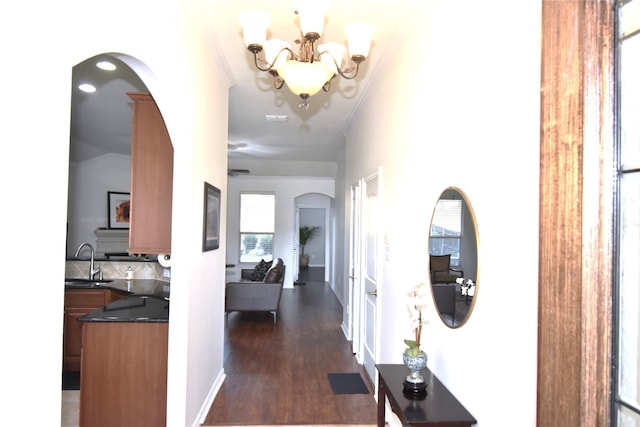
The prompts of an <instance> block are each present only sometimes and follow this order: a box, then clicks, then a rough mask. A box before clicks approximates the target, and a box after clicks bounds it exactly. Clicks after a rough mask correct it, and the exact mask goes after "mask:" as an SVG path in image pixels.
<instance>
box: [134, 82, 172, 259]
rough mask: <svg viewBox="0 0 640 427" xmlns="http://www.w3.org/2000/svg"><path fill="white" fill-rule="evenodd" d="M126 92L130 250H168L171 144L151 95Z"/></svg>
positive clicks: (150, 251) (136, 251)
mask: <svg viewBox="0 0 640 427" xmlns="http://www.w3.org/2000/svg"><path fill="white" fill-rule="evenodd" d="M128 95H129V97H130V98H131V99H132V100H133V101H134V106H133V128H132V142H131V211H130V217H129V221H130V222H129V253H132V254H139V253H143V254H160V253H170V252H171V200H172V187H173V145H172V144H171V139H170V138H169V133H168V132H167V128H166V126H165V124H164V120H163V118H162V115H161V114H160V110H159V109H158V107H157V105H156V103H155V101H154V100H153V97H152V96H151V95H150V94H148V93H128Z"/></svg>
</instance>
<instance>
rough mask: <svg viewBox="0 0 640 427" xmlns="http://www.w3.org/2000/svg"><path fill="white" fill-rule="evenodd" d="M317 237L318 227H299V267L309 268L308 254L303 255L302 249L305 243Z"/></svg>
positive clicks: (318, 233)
mask: <svg viewBox="0 0 640 427" xmlns="http://www.w3.org/2000/svg"><path fill="white" fill-rule="evenodd" d="M319 235H320V226H319V225H303V226H302V227H300V267H303V268H309V254H305V253H304V248H305V246H306V245H307V243H309V242H310V241H312V240H313V239H315V238H316V237H318V236H319Z"/></svg>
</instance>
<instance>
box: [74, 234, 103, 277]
mask: <svg viewBox="0 0 640 427" xmlns="http://www.w3.org/2000/svg"><path fill="white" fill-rule="evenodd" d="M85 246H89V249H91V261H89V280H93V277H94V276H95V275H96V273H100V266H98V268H95V266H94V265H93V246H91V245H90V244H89V243H81V244H80V246H78V249H76V254H75V255H74V257H76V258H77V257H78V254H79V253H80V250H82V248H83V247H85Z"/></svg>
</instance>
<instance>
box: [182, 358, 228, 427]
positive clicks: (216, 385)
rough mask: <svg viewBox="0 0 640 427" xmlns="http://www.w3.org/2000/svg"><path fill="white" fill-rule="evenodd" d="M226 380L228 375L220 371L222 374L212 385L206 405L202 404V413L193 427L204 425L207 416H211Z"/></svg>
mask: <svg viewBox="0 0 640 427" xmlns="http://www.w3.org/2000/svg"><path fill="white" fill-rule="evenodd" d="M226 378H227V374H225V373H224V370H222V371H220V373H219V374H218V378H216V380H215V381H214V382H213V384H212V385H211V389H209V393H207V398H206V399H205V401H204V403H203V404H202V407H201V408H200V412H199V413H198V416H197V417H196V420H197V421H196V422H195V423H194V424H193V425H192V426H191V427H199V426H201V425H202V424H204V420H205V419H206V418H207V415H209V411H210V410H211V406H213V401H214V400H215V398H216V395H217V394H218V392H219V391H220V388H221V387H222V383H224V380H225V379H226Z"/></svg>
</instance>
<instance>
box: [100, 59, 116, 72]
mask: <svg viewBox="0 0 640 427" xmlns="http://www.w3.org/2000/svg"><path fill="white" fill-rule="evenodd" d="M96 67H98V68H100V69H101V70H105V71H113V70H115V69H116V66H115V65H113V64H112V63H111V62H109V61H100V62H98V63H97V64H96Z"/></svg>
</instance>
